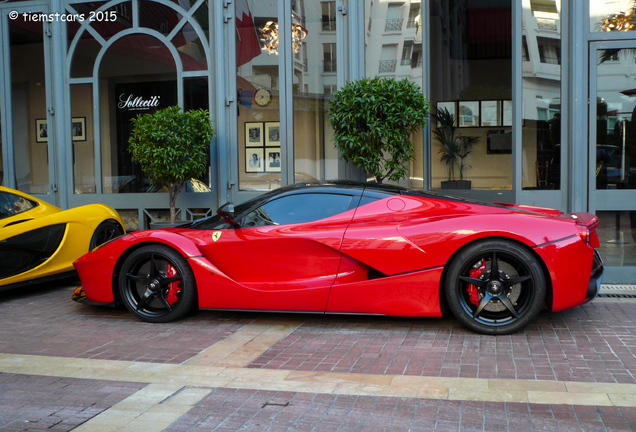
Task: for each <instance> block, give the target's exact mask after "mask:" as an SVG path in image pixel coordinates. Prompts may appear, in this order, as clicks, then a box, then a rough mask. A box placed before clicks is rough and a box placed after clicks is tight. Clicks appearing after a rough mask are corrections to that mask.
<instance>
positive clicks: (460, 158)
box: [433, 108, 479, 189]
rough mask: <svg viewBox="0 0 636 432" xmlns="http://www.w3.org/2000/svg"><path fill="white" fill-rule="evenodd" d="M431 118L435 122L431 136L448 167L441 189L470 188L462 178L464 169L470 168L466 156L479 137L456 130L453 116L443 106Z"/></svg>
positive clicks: (468, 183)
mask: <svg viewBox="0 0 636 432" xmlns="http://www.w3.org/2000/svg"><path fill="white" fill-rule="evenodd" d="M433 119H434V120H435V122H436V123H437V127H436V128H435V129H433V136H434V137H435V139H436V140H437V142H438V144H439V146H440V148H439V154H440V155H441V157H440V160H441V161H442V162H444V163H445V164H446V168H447V169H448V180H447V181H443V182H442V189H470V188H471V181H470V180H464V169H465V168H470V165H469V164H467V163H466V157H468V155H469V154H470V152H471V150H472V148H473V146H474V145H475V144H477V143H478V142H479V137H476V136H464V135H461V134H459V133H458V132H456V130H455V116H454V115H453V114H451V112H450V111H448V110H447V109H445V108H442V109H439V110H437V112H436V113H435V114H433ZM455 168H457V171H458V172H459V180H457V179H456V178H455Z"/></svg>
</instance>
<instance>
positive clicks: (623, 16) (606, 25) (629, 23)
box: [590, 0, 636, 32]
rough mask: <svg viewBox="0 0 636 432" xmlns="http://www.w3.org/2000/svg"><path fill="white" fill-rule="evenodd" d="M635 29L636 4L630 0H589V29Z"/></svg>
mask: <svg viewBox="0 0 636 432" xmlns="http://www.w3.org/2000/svg"><path fill="white" fill-rule="evenodd" d="M634 30H636V4H635V3H634V2H633V1H632V0H590V31H591V32H610V31H634Z"/></svg>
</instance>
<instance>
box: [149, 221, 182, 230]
mask: <svg viewBox="0 0 636 432" xmlns="http://www.w3.org/2000/svg"><path fill="white" fill-rule="evenodd" d="M190 222H192V221H175V222H174V223H173V224H171V223H170V221H165V222H150V224H149V227H148V228H149V229H162V228H176V227H179V226H181V225H185V224H188V223H190Z"/></svg>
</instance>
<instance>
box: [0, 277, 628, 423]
mask: <svg viewBox="0 0 636 432" xmlns="http://www.w3.org/2000/svg"><path fill="white" fill-rule="evenodd" d="M72 291H73V286H72V284H68V283H67V284H58V285H54V286H48V287H46V288H39V289H35V290H32V291H30V292H26V293H24V292H8V293H7V292H0V316H2V325H1V326H0V356H1V355H2V354H29V355H39V356H57V357H73V358H81V359H109V360H128V361H137V362H151V363H163V364H173V365H179V364H183V363H185V362H187V361H188V360H189V359H192V358H193V357H195V356H198V355H199V356H200V355H201V353H202V352H204V351H205V350H207V349H209V348H210V347H212V346H214V345H215V344H216V343H218V342H219V341H221V342H227V341H229V340H231V338H232V337H233V336H234V335H236V334H237V332H238V333H240V330H241V329H244V328H245V327H246V326H249V325H253V324H258V323H261V322H263V321H268V322H272V321H273V322H276V321H280V322H281V323H282V322H287V321H288V320H290V318H291V319H292V320H295V321H297V322H298V324H299V325H298V326H292V328H291V330H290V333H289V334H287V335H286V336H284V337H282V338H281V339H280V340H278V341H277V342H274V343H272V345H271V346H266V347H265V348H264V350H263V352H262V353H260V355H256V356H255V357H254V359H252V360H249V362H248V363H246V364H245V366H246V367H248V368H251V369H255V368H256V369H258V368H260V369H267V370H272V369H283V370H297V371H325V372H341V373H361V374H389V375H408V376H411V375H416V376H428V377H465V378H479V379H489V378H496V379H508V378H511V379H518V380H519V379H526V380H550V381H577V382H596V383H627V384H634V383H636V360H635V359H636V337H635V336H636V303H634V302H631V303H630V302H624V303H607V302H592V303H591V304H588V305H585V306H583V307H580V308H575V309H573V310H571V311H566V312H562V313H556V314H551V313H542V314H541V315H540V317H539V319H538V320H537V321H536V322H535V323H533V324H532V325H530V326H529V327H528V329H527V330H526V331H524V332H522V333H519V334H516V335H511V336H497V337H489V336H480V335H476V334H474V333H471V332H469V331H467V330H465V329H464V328H463V327H461V326H460V325H459V324H458V323H457V322H456V321H455V320H453V319H452V318H443V319H404V318H387V317H357V316H354V317H342V316H307V315H291V316H290V315H284V314H260V313H217V312H207V311H203V312H199V313H197V314H195V315H194V316H193V317H189V318H187V319H185V320H181V321H178V322H176V323H169V324H146V323H142V322H140V321H138V320H137V319H135V318H133V317H132V316H131V315H130V314H128V313H126V312H125V311H123V310H116V309H108V308H97V307H87V306H83V305H79V304H76V303H74V302H72V301H71V300H70V296H71V294H72ZM144 386H145V384H143V383H141V384H140V383H127V382H125V381H117V380H116V379H115V380H113V381H104V380H93V379H78V378H68V377H66V378H61V377H41V376H37V375H19V374H13V373H0V431H12V432H13V431H22V430H25V431H26V430H55V431H61V430H71V429H72V428H73V427H75V426H76V425H79V424H81V423H82V422H84V421H86V420H89V419H90V418H91V417H94V416H97V415H98V414H99V413H100V412H103V411H104V410H106V411H107V412H108V409H109V408H110V407H112V406H113V405H115V404H117V403H118V402H119V401H120V400H122V399H125V398H127V397H128V396H129V395H131V394H134V393H135V392H136V391H137V390H139V389H141V388H143V387H144ZM311 390H312V389H306V390H305V391H309V392H311ZM210 391H211V394H210V395H209V396H207V397H205V398H203V399H202V400H201V401H200V402H197V403H196V404H194V406H193V407H192V409H190V410H189V411H187V412H186V413H185V414H183V415H181V416H180V417H178V418H177V420H176V421H174V422H173V423H172V424H170V425H169V427H168V429H167V430H168V431H175V432H177V431H204V430H206V431H207V430H221V431H223V430H226V431H229V430H239V429H240V430H254V431H260V430H319V431H328V430H340V431H349V430H390V429H393V430H405V429H408V428H411V429H412V430H439V431H444V430H488V431H490V430H524V431H525V430H548V431H551V430H565V431H569V430H575V431H578V430H586V431H587V430H590V431H591V430H636V408H629V407H618V406H614V407H596V406H578V405H538V404H528V403H494V402H483V401H452V400H433V399H410V398H403V397H384V396H369V395H357V396H356V395H336V394H324V393H319V392H316V393H296V392H276V391H263V390H258V389H257V388H253V389H242V390H236V389H231V388H212V389H210ZM633 397H634V398H635V399H636V393H635V394H634V395H633ZM89 430H90V429H89ZM123 430H125V429H123ZM150 430H152V429H148V431H147V432H150ZM159 430H161V429H159Z"/></svg>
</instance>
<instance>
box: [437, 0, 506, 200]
mask: <svg viewBox="0 0 636 432" xmlns="http://www.w3.org/2000/svg"><path fill="white" fill-rule="evenodd" d="M511 5H512V3H511V0H493V1H489V2H487V3H486V2H481V1H470V0H468V1H464V2H447V1H443V0H431V1H430V23H429V26H430V41H431V42H430V46H431V49H430V53H429V60H430V68H431V76H430V83H431V84H430V86H431V94H430V102H431V111H432V114H438V117H437V121H435V120H432V121H431V126H432V138H433V139H432V145H431V168H432V173H431V174H432V187H433V188H436V189H438V188H443V189H446V188H448V189H499V190H502V189H511V188H512V6H511ZM440 114H441V115H440ZM442 128H443V129H442ZM436 131H440V132H444V133H439V132H436ZM458 137H459V138H458ZM462 137H465V138H462ZM464 142H469V143H470V144H472V146H471V145H464V144H463V143H464ZM457 143H460V144H461V145H459V146H458V145H457ZM468 152H469V153H468ZM446 161H448V163H447V162H446ZM462 180H463V181H462Z"/></svg>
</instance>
